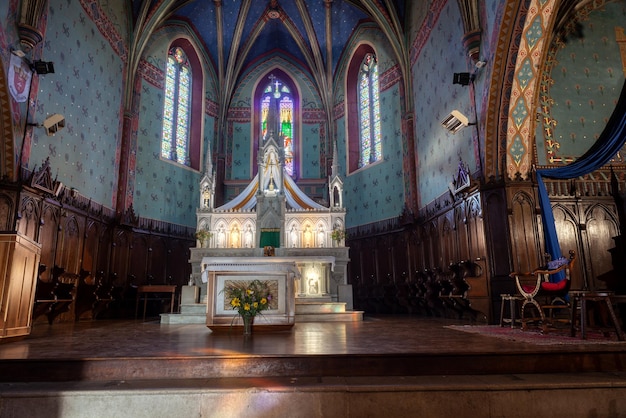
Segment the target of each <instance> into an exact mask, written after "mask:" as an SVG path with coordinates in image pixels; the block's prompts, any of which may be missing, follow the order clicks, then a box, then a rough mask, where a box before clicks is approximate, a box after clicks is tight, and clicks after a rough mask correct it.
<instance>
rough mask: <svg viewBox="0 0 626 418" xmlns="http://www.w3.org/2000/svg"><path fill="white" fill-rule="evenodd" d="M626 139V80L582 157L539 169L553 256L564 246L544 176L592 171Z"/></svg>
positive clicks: (545, 225)
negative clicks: (594, 138)
mask: <svg viewBox="0 0 626 418" xmlns="http://www.w3.org/2000/svg"><path fill="white" fill-rule="evenodd" d="M624 142H626V83H625V84H624V86H623V87H622V92H621V94H620V97H619V100H618V102H617V106H616V107H615V110H614V111H613V114H612V115H611V117H610V119H609V121H608V123H607V124H606V127H605V128H604V131H602V134H600V137H599V138H598V139H597V141H596V142H595V143H594V144H593V145H592V147H591V148H590V149H589V150H588V151H587V152H586V153H585V154H584V155H583V156H582V157H580V158H579V159H578V160H576V161H574V162H573V163H571V164H569V165H566V166H563V167H559V168H548V169H542V170H537V186H538V189H539V206H540V208H541V218H542V220H543V234H544V240H545V244H546V251H547V252H548V253H550V255H551V256H552V259H553V260H556V259H557V258H560V257H561V247H560V246H559V239H558V237H557V234H556V225H555V223H554V213H553V212H552V206H551V205H550V198H549V197H548V191H547V190H546V186H545V184H544V183H543V177H548V178H553V179H571V178H574V177H579V176H583V175H585V174H587V173H591V172H592V171H595V170H597V169H599V168H600V167H602V166H604V165H605V164H606V163H608V162H609V161H610V160H611V158H613V157H614V156H615V154H617V152H618V151H619V150H620V149H621V148H622V147H623V146H624Z"/></svg>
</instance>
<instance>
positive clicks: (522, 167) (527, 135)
mask: <svg viewBox="0 0 626 418" xmlns="http://www.w3.org/2000/svg"><path fill="white" fill-rule="evenodd" d="M555 3H556V2H555V1H554V0H531V2H530V5H529V7H528V15H527V17H526V24H525V27H524V33H523V36H522V40H521V42H520V46H519V52H518V55H517V63H516V64H515V67H516V68H517V70H516V73H515V80H514V81H513V86H512V90H511V101H510V104H509V109H510V110H509V123H508V126H509V128H508V130H507V174H508V176H509V177H510V178H514V177H515V176H516V174H517V173H519V174H520V175H521V176H522V178H526V177H527V176H528V174H529V172H530V169H531V167H532V165H531V153H530V152H529V150H530V149H531V144H532V141H533V136H534V135H533V134H532V132H533V130H532V129H533V123H534V122H533V118H532V117H530V115H533V114H534V108H535V104H534V97H535V89H536V84H537V73H536V69H537V68H539V65H540V63H541V59H542V56H543V49H544V43H545V42H544V41H545V39H544V38H545V37H544V35H545V34H546V33H547V31H546V27H547V26H548V25H549V24H550V19H551V17H552V13H553V11H554V9H555Z"/></svg>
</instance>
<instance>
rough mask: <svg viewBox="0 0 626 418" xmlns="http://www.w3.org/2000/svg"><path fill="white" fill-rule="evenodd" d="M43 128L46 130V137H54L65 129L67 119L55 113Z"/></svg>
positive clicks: (44, 123) (45, 121)
mask: <svg viewBox="0 0 626 418" xmlns="http://www.w3.org/2000/svg"><path fill="white" fill-rule="evenodd" d="M43 127H44V129H45V130H46V135H48V136H53V135H54V134H55V133H57V132H58V131H59V130H61V129H63V128H65V117H64V116H63V115H60V114H58V113H55V114H54V115H52V116H50V117H48V118H47V119H46V120H44V121H43Z"/></svg>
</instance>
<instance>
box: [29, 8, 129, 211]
mask: <svg viewBox="0 0 626 418" xmlns="http://www.w3.org/2000/svg"><path fill="white" fill-rule="evenodd" d="M43 59H44V60H50V61H54V63H55V73H54V74H47V75H43V76H41V81H40V84H39V92H38V103H37V111H36V112H35V114H34V115H32V117H31V118H32V120H33V121H35V122H37V123H41V122H43V120H45V119H46V117H48V116H49V115H51V114H54V113H60V114H63V115H64V116H65V123H66V126H65V129H63V130H61V131H59V132H58V133H57V134H56V135H55V136H46V135H45V133H44V131H43V129H36V130H35V135H34V139H33V145H32V152H31V157H30V167H34V166H35V165H40V164H41V163H42V162H43V161H45V159H46V158H48V157H49V158H50V165H51V167H52V168H53V175H55V176H56V175H58V179H59V180H60V181H62V182H63V183H64V184H65V185H66V186H67V187H74V188H76V189H78V191H79V192H80V193H81V194H83V195H86V196H89V197H90V198H91V199H92V200H93V201H95V202H98V203H101V204H103V205H105V206H111V205H112V198H113V193H114V190H115V186H116V182H117V176H118V173H117V165H116V150H117V148H118V146H119V140H120V132H119V128H120V120H121V115H120V109H121V100H122V81H123V80H122V77H120V76H119V74H122V73H123V68H124V63H123V62H122V60H121V58H120V56H119V54H118V53H117V52H116V51H115V50H114V49H113V47H112V45H111V43H110V42H109V40H107V39H105V38H103V36H102V35H101V33H100V30H99V29H98V27H97V26H96V24H95V23H94V22H93V21H92V20H91V19H90V18H89V17H88V16H87V15H86V13H85V12H84V10H83V9H82V8H81V7H80V6H78V7H77V6H76V5H74V6H69V7H68V6H67V3H65V2H58V3H57V2H51V4H50V6H49V12H48V27H47V32H46V39H45V43H44V48H43Z"/></svg>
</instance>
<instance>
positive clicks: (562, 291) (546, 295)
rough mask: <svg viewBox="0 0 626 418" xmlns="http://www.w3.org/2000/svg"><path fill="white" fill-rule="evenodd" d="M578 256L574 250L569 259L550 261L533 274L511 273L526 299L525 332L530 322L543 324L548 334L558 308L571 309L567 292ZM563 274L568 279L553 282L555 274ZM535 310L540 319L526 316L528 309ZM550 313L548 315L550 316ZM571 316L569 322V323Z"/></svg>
mask: <svg viewBox="0 0 626 418" xmlns="http://www.w3.org/2000/svg"><path fill="white" fill-rule="evenodd" d="M575 260H576V255H575V254H574V251H570V252H569V258H565V257H561V258H560V259H558V260H553V261H548V262H547V264H546V265H545V266H543V267H540V268H538V269H536V270H535V271H533V272H532V273H515V272H513V273H511V274H510V276H511V277H513V278H515V284H516V286H517V290H518V291H519V293H520V295H521V296H522V297H523V298H524V301H523V303H522V309H521V315H520V318H521V323H522V329H526V327H527V324H528V323H529V322H537V321H539V322H541V327H542V330H543V331H544V332H547V330H548V325H551V323H552V320H553V319H554V311H555V310H558V309H564V308H565V309H569V302H568V299H567V293H568V292H569V290H570V286H571V283H572V281H571V277H570V272H571V269H572V266H573V265H574V261H575ZM561 272H563V273H564V275H565V277H564V278H563V279H562V280H561V281H559V282H551V281H550V278H551V277H552V276H554V275H555V274H558V273H561ZM528 305H532V306H534V307H535V310H536V313H537V316H532V317H528V316H526V312H525V311H526V307H527V306H528ZM546 312H547V313H548V315H547V316H546ZM569 317H570V316H569V315H568V316H567V318H568V319H567V321H569Z"/></svg>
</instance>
